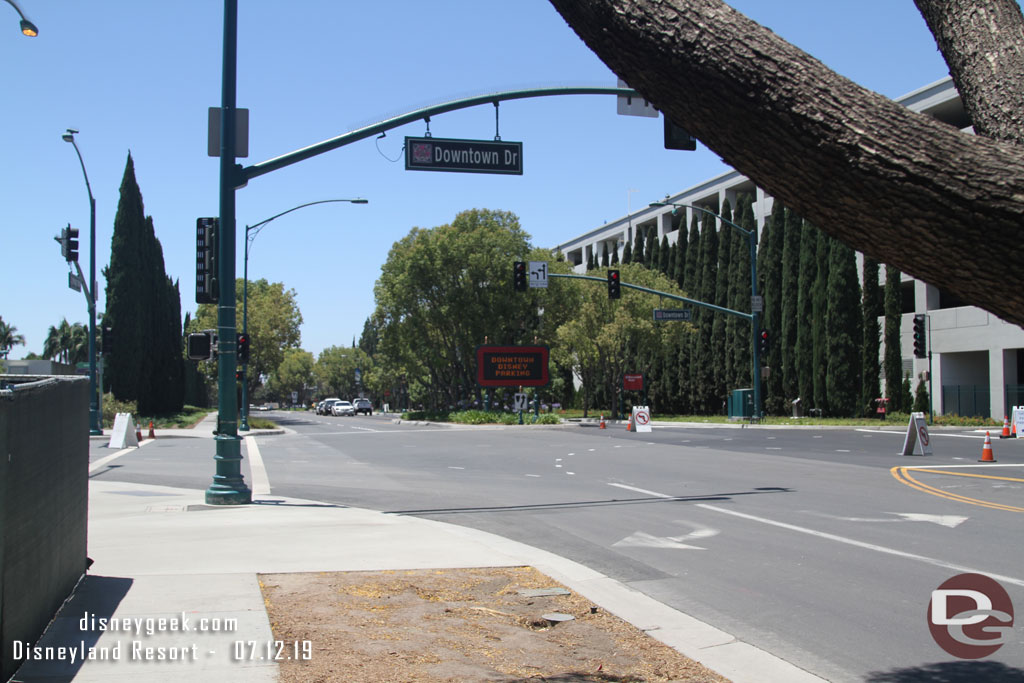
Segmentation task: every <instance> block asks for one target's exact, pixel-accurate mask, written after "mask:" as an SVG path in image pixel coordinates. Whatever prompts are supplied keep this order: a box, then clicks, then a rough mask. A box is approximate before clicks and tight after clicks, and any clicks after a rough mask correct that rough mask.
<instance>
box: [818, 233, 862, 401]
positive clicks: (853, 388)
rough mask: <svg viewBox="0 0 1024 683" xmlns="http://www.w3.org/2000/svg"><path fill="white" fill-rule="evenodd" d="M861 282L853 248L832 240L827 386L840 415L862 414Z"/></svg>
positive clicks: (827, 312) (827, 326)
mask: <svg viewBox="0 0 1024 683" xmlns="http://www.w3.org/2000/svg"><path fill="white" fill-rule="evenodd" d="M859 304H860V287H859V285H858V284H857V259H856V256H855V255H854V253H853V250H852V249H850V248H849V247H848V246H846V245H845V244H843V243H842V242H840V241H839V240H833V241H832V247H831V249H830V250H829V264H828V310H827V311H826V312H825V328H826V330H827V336H828V345H827V349H828V351H827V352H828V369H827V371H826V372H827V374H826V378H825V387H826V390H827V391H828V409H829V413H830V414H831V415H834V416H836V417H853V416H854V415H857V414H858V413H859V410H858V404H859V403H860V378H861V370H860V358H861V341H862V339H863V336H862V335H863V333H862V332H861V311H860V305H859Z"/></svg>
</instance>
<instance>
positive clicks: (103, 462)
mask: <svg viewBox="0 0 1024 683" xmlns="http://www.w3.org/2000/svg"><path fill="white" fill-rule="evenodd" d="M151 441H156V439H143V440H142V441H140V442H139V445H138V446H132V447H131V448H125V449H124V450H120V451H118V452H117V453H111V454H110V455H104V456H103V457H102V458H100V459H99V460H97V461H96V462H94V463H90V464H89V474H92V473H93V472H96V471H97V470H99V469H102V468H104V467H106V465H107V463H108V462H110V461H112V460H117V459H118V458H120V457H121V456H122V455H128V454H129V453H133V452H135V451H137V450H139V449H140V448H142V447H143V446H145V445H146V444H148V443H150V442H151Z"/></svg>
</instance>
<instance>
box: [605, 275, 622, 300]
mask: <svg viewBox="0 0 1024 683" xmlns="http://www.w3.org/2000/svg"><path fill="white" fill-rule="evenodd" d="M621 285H622V283H621V281H620V280H619V271H617V270H609V271H608V298H609V299H618V298H619V297H621V296H622V290H621Z"/></svg>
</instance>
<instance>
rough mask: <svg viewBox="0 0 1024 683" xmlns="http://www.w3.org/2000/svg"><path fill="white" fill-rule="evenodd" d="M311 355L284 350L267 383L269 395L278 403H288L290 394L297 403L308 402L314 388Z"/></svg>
mask: <svg viewBox="0 0 1024 683" xmlns="http://www.w3.org/2000/svg"><path fill="white" fill-rule="evenodd" d="M314 365H315V361H314V359H313V354H312V353H310V352H309V351H303V350H302V349H285V352H284V358H283V359H282V360H281V364H280V365H278V366H277V370H276V371H275V372H274V374H273V375H272V376H271V377H270V380H269V381H268V383H267V386H268V389H269V390H270V393H271V395H273V396H274V398H276V399H277V400H278V401H281V402H288V401H290V400H291V396H292V393H293V392H294V393H295V394H296V395H297V396H298V403H300V404H304V403H306V402H308V401H309V400H310V395H309V392H310V390H311V389H312V388H313V387H314V383H315V381H316V380H315V379H314V376H313V366H314Z"/></svg>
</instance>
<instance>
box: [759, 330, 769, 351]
mask: <svg viewBox="0 0 1024 683" xmlns="http://www.w3.org/2000/svg"><path fill="white" fill-rule="evenodd" d="M768 342H769V335H768V330H761V355H762V356H767V355H768Z"/></svg>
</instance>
